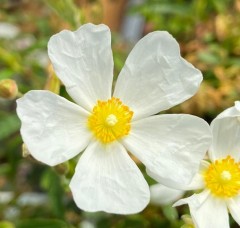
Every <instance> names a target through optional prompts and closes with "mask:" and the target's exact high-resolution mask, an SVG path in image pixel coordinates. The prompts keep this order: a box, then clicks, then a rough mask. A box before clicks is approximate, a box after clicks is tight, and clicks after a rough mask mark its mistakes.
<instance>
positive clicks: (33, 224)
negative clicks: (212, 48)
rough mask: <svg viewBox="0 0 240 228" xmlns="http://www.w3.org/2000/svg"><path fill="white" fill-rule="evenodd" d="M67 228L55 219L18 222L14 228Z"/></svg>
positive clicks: (67, 227) (63, 223)
mask: <svg viewBox="0 0 240 228" xmlns="http://www.w3.org/2000/svg"><path fill="white" fill-rule="evenodd" d="M26 227H27V228H43V227H44V228H69V227H70V226H69V225H67V224H66V223H65V222H63V221H61V220H55V219H29V220H22V221H19V222H18V223H17V225H16V228H26Z"/></svg>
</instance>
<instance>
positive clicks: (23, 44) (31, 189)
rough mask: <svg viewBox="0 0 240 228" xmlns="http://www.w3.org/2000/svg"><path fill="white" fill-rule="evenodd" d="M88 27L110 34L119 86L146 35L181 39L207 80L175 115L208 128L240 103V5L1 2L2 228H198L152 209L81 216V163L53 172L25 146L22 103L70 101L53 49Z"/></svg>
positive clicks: (151, 0)
mask: <svg viewBox="0 0 240 228" xmlns="http://www.w3.org/2000/svg"><path fill="white" fill-rule="evenodd" d="M87 22H93V23H105V24H107V25H108V26H109V27H110V28H111V31H112V35H113V38H112V48H113V54H114V61H115V69H114V71H115V72H114V73H115V78H116V77H117V75H118V73H119V72H120V70H121V68H122V66H123V64H124V61H125V59H126V57H127V55H128V53H129V52H130V50H131V48H132V47H133V45H134V43H136V41H137V40H138V39H140V38H141V37H142V36H144V35H145V34H147V33H149V32H151V31H154V30H167V31H169V32H170V33H171V34H172V35H173V36H174V37H175V38H176V39H177V41H178V42H179V43H180V45H181V52H182V55H183V56H184V57H185V58H186V59H187V60H188V61H190V62H191V63H193V64H194V65H195V66H196V67H197V68H199V69H200V70H201V71H202V72H203V75H204V81H203V83H202V84H201V87H200V90H199V92H198V93H197V94H196V95H195V96H194V97H193V98H191V99H190V100H188V101H186V102H184V103H183V104H181V105H178V106H177V107H174V108H172V109H171V110H169V111H168V113H171V112H174V113H190V114H194V115H198V116H200V117H202V118H204V119H205V120H207V121H209V122H210V121H211V120H212V119H213V118H214V117H215V116H216V115H217V114H218V113H220V112H221V111H222V110H224V109H226V108H228V107H230V106H232V105H233V104H234V101H235V100H239V98H240V58H239V56H240V0H218V1H216V0H195V1H194V0H39V1H31V0H0V90H1V91H2V92H0V96H2V98H0V228H12V227H20V228H28V227H29V228H31V227H34V228H35V227H38V228H41V227H44V228H58V227H60V228H62V227H85V228H92V227H119V228H120V227H170V228H171V227H172V228H174V227H181V226H184V227H185V228H187V227H192V224H191V221H190V222H189V220H190V219H189V218H188V217H186V216H184V217H183V219H181V216H182V215H184V214H188V213H189V211H188V209H187V207H180V208H177V209H175V208H172V207H171V205H165V206H162V207H157V206H153V205H149V206H148V207H147V208H146V209H145V210H144V211H143V212H141V213H139V214H136V215H129V216H121V215H111V214H106V213H87V212H83V211H81V210H79V209H78V208H77V207H76V205H75V204H74V202H73V200H72V198H71V193H70V191H69V188H68V183H69V180H70V178H71V176H72V174H73V172H74V167H75V164H76V162H77V158H76V159H72V160H71V161H70V162H69V163H65V164H62V165H59V166H57V167H54V168H50V167H48V166H45V165H42V164H40V163H38V162H37V161H35V160H34V159H33V158H31V156H30V155H29V153H28V151H27V148H25V146H24V145H23V146H22V139H21V137H20V135H19V128H20V121H19V120H18V118H17V116H16V112H15V108H16V103H15V99H16V98H17V97H20V96H21V94H24V93H26V92H27V91H29V90H32V89H48V90H51V91H53V92H55V93H57V94H61V95H62V96H65V97H68V96H67V94H66V92H65V89H64V87H63V86H62V85H61V82H60V81H59V80H58V79H57V78H56V76H55V74H54V71H53V69H52V67H51V65H50V62H49V59H48V56H47V42H48V40H49V38H50V36H51V35H53V34H55V33H57V32H59V31H60V30H62V29H71V30H75V29H77V28H78V27H79V26H80V25H81V24H83V23H87ZM131 31H133V32H132V33H131ZM139 64H141V63H139ZM6 79H7V80H9V79H10V80H9V81H7V82H8V84H6ZM4 80H5V81H4ZM11 80H13V81H11ZM9 82H13V84H11V83H10V84H9ZM14 82H16V83H17V86H18V90H17V89H16V88H17V87H15V85H14ZM1 83H2V84H1ZM9 91H10V92H9ZM9 93H10V94H9ZM8 98H9V99H8ZM137 162H138V161H137ZM138 165H139V167H140V168H141V170H142V171H143V173H144V174H145V169H144V167H142V166H141V164H138ZM145 176H146V179H147V181H148V182H149V184H153V183H154V181H153V180H151V179H150V178H149V177H147V175H146V174H145ZM184 224H185V225H184ZM235 226H236V225H234V223H233V222H232V227H235ZM236 227H237V226H236Z"/></svg>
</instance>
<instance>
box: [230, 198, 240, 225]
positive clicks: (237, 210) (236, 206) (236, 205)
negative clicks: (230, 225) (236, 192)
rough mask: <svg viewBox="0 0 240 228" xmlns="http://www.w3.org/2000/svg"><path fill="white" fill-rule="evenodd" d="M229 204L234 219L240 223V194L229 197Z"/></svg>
mask: <svg viewBox="0 0 240 228" xmlns="http://www.w3.org/2000/svg"><path fill="white" fill-rule="evenodd" d="M227 205H228V209H229V212H230V213H231V215H232V217H233V219H234V220H235V221H236V223H237V224H238V225H240V196H237V197H234V198H231V199H229V200H228V202H227Z"/></svg>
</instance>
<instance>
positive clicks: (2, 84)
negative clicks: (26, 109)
mask: <svg viewBox="0 0 240 228" xmlns="http://www.w3.org/2000/svg"><path fill="white" fill-rule="evenodd" d="M17 94H18V86H17V83H16V82H15V81H14V80H12V79H3V80H0V97H1V98H5V99H10V100H11V99H14V98H16V97H17Z"/></svg>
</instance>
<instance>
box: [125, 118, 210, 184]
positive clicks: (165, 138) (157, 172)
mask: <svg viewBox="0 0 240 228" xmlns="http://www.w3.org/2000/svg"><path fill="white" fill-rule="evenodd" d="M122 143H123V144H124V146H125V147H126V148H127V150H128V151H130V152H131V153H133V154H134V155H135V156H136V157H137V158H138V159H139V160H140V161H141V162H142V163H143V164H144V165H145V166H146V168H147V169H148V170H149V171H150V173H151V174H154V175H151V176H152V177H153V178H154V179H155V180H156V181H158V182H159V183H161V184H163V185H166V186H168V187H172V188H176V189H177V188H178V187H179V186H182V185H184V186H185V185H188V184H189V183H190V182H191V180H192V178H193V177H194V175H195V174H196V173H197V172H198V169H199V165H200V162H201V160H202V159H203V157H204V155H205V153H206V151H207V149H208V148H209V145H210V143H211V132H210V127H209V125H208V124H207V123H206V122H205V121H204V120H203V119H200V118H198V117H196V116H191V115H184V114H177V115H174V114H170V115H158V116H152V117H148V118H145V119H143V120H138V121H135V122H132V124H131V131H130V133H129V135H128V136H127V137H125V138H124V139H123V140H122Z"/></svg>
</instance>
